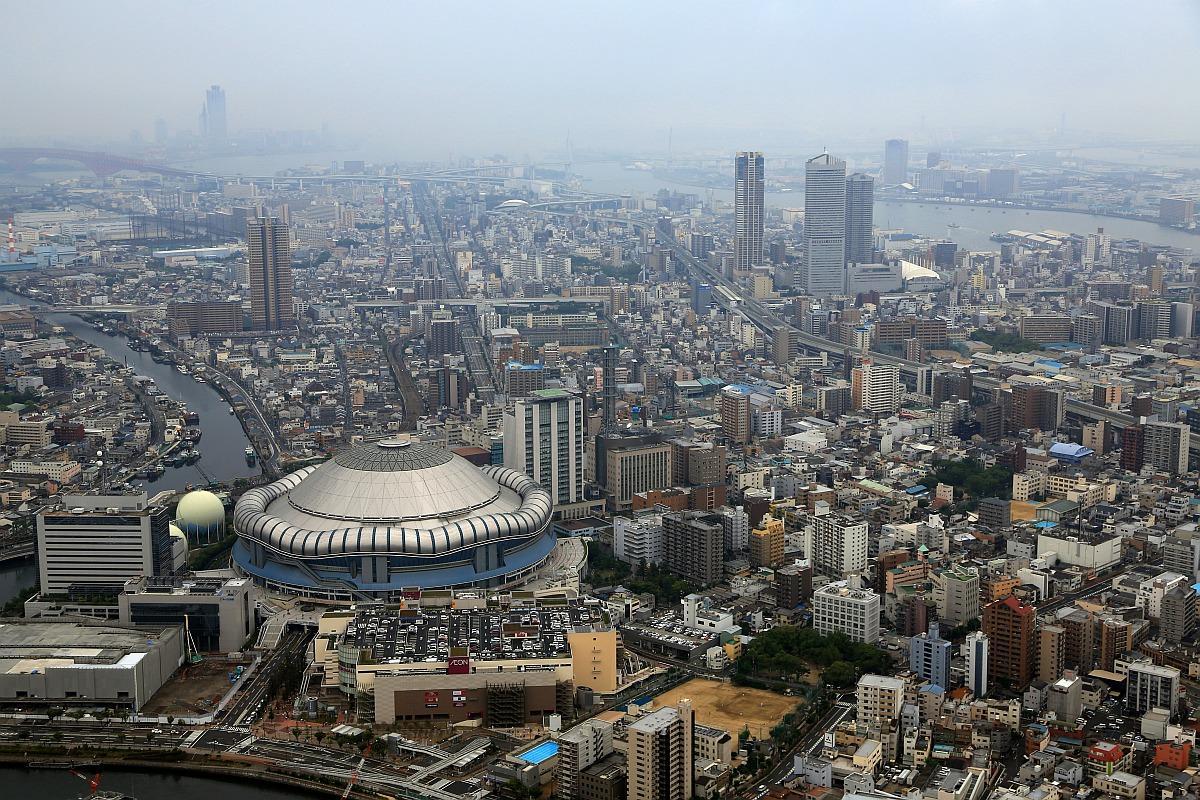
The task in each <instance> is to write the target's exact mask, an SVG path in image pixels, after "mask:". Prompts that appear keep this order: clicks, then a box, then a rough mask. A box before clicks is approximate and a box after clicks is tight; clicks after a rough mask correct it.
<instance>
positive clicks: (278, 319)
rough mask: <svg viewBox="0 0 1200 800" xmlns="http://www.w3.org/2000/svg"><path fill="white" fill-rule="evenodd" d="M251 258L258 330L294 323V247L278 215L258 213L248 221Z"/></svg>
mask: <svg viewBox="0 0 1200 800" xmlns="http://www.w3.org/2000/svg"><path fill="white" fill-rule="evenodd" d="M246 249H247V251H248V253H247V257H248V259H249V262H250V319H251V321H252V322H253V324H254V329H255V330H260V331H279V330H285V329H287V328H290V327H292V326H293V325H294V324H295V323H296V315H295V312H294V311H293V310H292V250H291V243H290V237H289V231H288V226H287V225H285V224H283V223H282V222H280V221H279V220H278V219H277V218H276V217H256V218H253V219H250V220H248V221H247V223H246Z"/></svg>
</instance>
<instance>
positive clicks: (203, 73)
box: [0, 0, 1200, 158]
mask: <svg viewBox="0 0 1200 800" xmlns="http://www.w3.org/2000/svg"><path fill="white" fill-rule="evenodd" d="M5 6H6V7H5V12H4V23H3V28H4V30H5V37H4V39H5V45H6V46H5V65H6V73H7V74H6V78H5V80H4V81H3V84H2V86H3V88H2V89H0V93H2V97H3V105H2V106H0V108H3V109H4V111H3V112H0V139H7V140H10V141H11V140H13V139H14V138H21V139H23V140H28V139H29V138H31V137H33V138H36V139H43V138H44V139H46V140H49V139H51V138H54V137H85V136H86V137H92V138H95V139H104V138H110V139H115V140H125V139H126V138H127V136H128V134H129V132H130V130H132V129H135V128H136V129H139V130H141V131H142V133H143V135H144V136H146V137H147V138H150V137H152V135H153V124H154V119H155V118H156V117H163V118H164V119H166V120H167V122H168V124H169V125H170V127H171V129H172V130H183V129H194V128H195V127H196V125H197V121H196V120H197V115H198V112H199V110H200V107H201V104H202V101H203V95H204V89H205V87H206V86H208V85H209V84H211V83H218V84H220V85H222V86H223V87H225V89H226V92H227V96H228V108H229V127H230V130H231V132H236V131H238V130H243V129H251V128H264V127H272V128H292V129H296V128H310V129H318V128H320V127H321V124H322V123H328V124H329V125H330V126H331V127H332V128H333V129H334V130H336V131H340V132H343V133H349V134H355V135H357V136H360V137H364V138H365V140H366V143H367V146H368V149H370V150H371V151H374V152H384V151H386V152H390V153H394V155H395V157H398V158H404V157H439V158H440V157H445V156H446V155H448V154H450V153H454V154H456V155H466V154H482V153H489V152H506V153H509V154H529V153H532V154H538V153H543V152H546V151H547V150H554V149H561V147H562V143H563V142H564V141H565V140H566V138H567V135H568V132H569V134H570V137H571V140H572V142H573V143H574V145H575V146H576V148H577V149H578V150H588V149H599V148H628V149H632V150H639V151H646V152H652V151H658V150H662V149H664V148H665V146H666V140H667V131H668V130H672V131H673V141H674V147H675V148H676V150H677V151H678V152H683V151H686V150H689V149H699V148H711V149H713V150H714V151H719V150H723V149H724V150H728V149H733V148H737V147H747V148H749V147H760V148H764V149H768V150H773V151H775V152H778V151H779V150H780V149H784V150H786V149H787V148H788V146H789V145H790V144H791V143H793V142H795V144H796V146H797V147H798V148H803V147H807V146H810V145H811V144H812V143H818V142H823V143H828V144H830V145H831V146H833V145H839V146H846V145H847V144H852V143H856V142H865V141H877V140H878V139H879V138H882V137H884V136H889V135H901V136H907V137H910V138H912V139H913V140H914V141H916V142H921V141H940V142H948V141H953V140H955V139H959V140H962V139H970V140H972V141H981V140H984V139H985V138H986V137H987V136H989V135H993V136H994V135H1007V134H1010V133H1012V132H1015V131H1025V132H1028V133H1029V134H1030V135H1031V136H1032V135H1045V134H1048V133H1050V132H1051V131H1053V130H1054V129H1055V128H1057V127H1058V125H1059V120H1060V114H1061V113H1062V112H1064V111H1065V113H1066V123H1067V129H1068V133H1069V134H1071V133H1074V134H1075V135H1080V134H1081V132H1082V131H1102V132H1112V133H1115V134H1121V135H1124V136H1135V137H1145V138H1155V139H1162V138H1181V139H1192V140H1197V139H1200V91H1198V89H1197V84H1196V76H1197V71H1196V70H1197V65H1200V2H1197V0H1142V2H1133V1H1132V0H1041V1H1036V0H912V2H904V1H903V0H822V2H815V1H814V2H734V0H729V2H725V3H715V2H704V1H702V0H701V1H698V0H685V1H683V2H657V1H656V0H642V2H623V1H621V0H615V1H614V0H605V2H570V1H569V0H553V1H551V2H522V0H510V1H509V2H486V3H485V2H476V3H458V2H445V1H444V0H440V1H439V2H429V3H415V2H399V1H397V2H380V3H369V2H344V3H331V2H270V3H268V2H254V1H249V2H248V1H246V0H243V1H242V2H223V1H215V2H214V1H210V0H205V2H124V1H122V0H103V2H53V0H47V1H46V2H18V1H17V0H9V1H8V2H7V3H5Z"/></svg>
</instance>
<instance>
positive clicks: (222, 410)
mask: <svg viewBox="0 0 1200 800" xmlns="http://www.w3.org/2000/svg"><path fill="white" fill-rule="evenodd" d="M0 303H18V304H21V305H28V304H29V302H28V301H27V300H25V298H23V297H19V296H18V295H15V294H12V293H11V292H7V291H3V290H0ZM43 319H44V320H45V321H46V322H49V323H52V324H55V325H61V326H62V327H64V328H66V329H67V330H68V331H70V332H71V334H72V335H74V336H75V337H77V338H79V339H82V340H83V341H85V342H87V343H89V344H93V345H95V346H97V347H99V348H101V349H103V350H104V352H106V353H107V354H108V355H109V357H110V358H112V359H113V360H114V361H116V362H118V363H121V364H126V365H128V366H129V367H131V368H132V369H133V370H134V371H135V372H136V373H138V374H139V375H145V376H146V377H148V378H151V379H153V380H154V383H155V384H156V385H157V386H158V388H159V390H160V391H162V392H164V393H166V394H167V395H169V396H170V397H172V398H174V399H175V400H177V401H182V402H183V403H185V404H186V405H187V407H188V410H189V411H195V412H196V413H197V414H199V415H200V424H199V427H200V430H201V431H203V436H202V437H201V439H200V444H199V445H198V449H199V450H200V453H201V458H200V461H199V462H198V463H197V464H195V465H186V464H185V465H183V466H180V467H169V466H168V467H167V471H166V473H165V474H164V475H163V476H162V477H161V478H159V479H158V480H156V481H152V482H146V481H140V480H136V479H135V480H133V481H132V482H133V483H135V484H138V485H143V486H145V487H147V489H148V491H150V493H151V494H153V493H154V492H156V491H161V490H163V489H173V490H182V489H184V488H186V487H187V486H189V485H193V486H203V485H205V484H207V483H208V482H209V479H211V480H213V481H217V482H219V483H229V482H232V481H234V480H235V479H237V478H248V477H252V476H255V475H258V474H259V473H260V470H259V468H258V466H257V465H255V466H250V465H249V464H247V463H246V448H247V447H249V446H250V441H249V440H248V439H247V438H246V433H245V431H243V430H242V426H241V423H240V422H238V419H237V417H236V416H234V415H233V414H230V413H229V404H228V403H227V402H225V400H224V399H223V398H222V397H221V396H220V395H219V394H217V392H216V390H215V389H213V388H212V387H211V386H209V385H208V384H206V383H197V382H196V380H195V379H194V378H193V377H192V376H191V375H185V374H183V373H182V372H179V371H178V370H177V369H176V368H175V367H173V366H171V365H170V364H159V363H157V362H156V361H154V360H153V359H152V358H151V357H150V354H149V353H145V352H139V351H136V350H132V349H130V347H129V345H128V343H127V341H126V338H125V337H124V336H108V335H106V334H103V333H101V332H100V331H98V330H96V329H95V328H93V327H92V326H91V325H89V324H88V323H87V322H85V321H84V320H82V319H80V318H79V317H76V316H74V315H72V314H47V315H45V316H44V317H43ZM197 467H199V469H197ZM201 469H202V470H203V471H204V472H203V473H201V471H200V470H201ZM205 475H207V476H208V478H205Z"/></svg>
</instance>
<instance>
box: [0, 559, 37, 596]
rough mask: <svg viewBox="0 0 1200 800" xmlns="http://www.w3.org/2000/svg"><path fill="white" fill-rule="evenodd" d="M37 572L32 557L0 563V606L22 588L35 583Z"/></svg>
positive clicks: (35, 562)
mask: <svg viewBox="0 0 1200 800" xmlns="http://www.w3.org/2000/svg"><path fill="white" fill-rule="evenodd" d="M37 573H38V570H37V561H36V560H34V559H33V558H23V559H20V560H19V561H5V562H4V563H2V564H0V606H2V605H4V604H5V603H7V602H8V601H9V600H11V599H13V598H14V597H16V596H17V594H18V593H19V592H20V591H21V590H22V589H28V588H29V587H30V586H33V585H35V584H36V583H37V581H38V576H37Z"/></svg>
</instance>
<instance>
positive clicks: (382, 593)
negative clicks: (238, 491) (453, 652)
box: [233, 440, 554, 600]
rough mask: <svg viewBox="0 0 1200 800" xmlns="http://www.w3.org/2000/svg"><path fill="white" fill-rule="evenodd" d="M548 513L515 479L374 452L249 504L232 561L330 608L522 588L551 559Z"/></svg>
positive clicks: (288, 482) (357, 454) (405, 453)
mask: <svg viewBox="0 0 1200 800" xmlns="http://www.w3.org/2000/svg"><path fill="white" fill-rule="evenodd" d="M552 506H553V502H552V500H551V498H550V495H549V493H548V492H546V491H545V490H544V489H542V488H541V487H539V486H538V485H537V484H535V483H534V482H533V481H531V480H530V479H529V478H527V477H526V476H525V475H523V474H521V473H519V472H516V471H515V470H511V469H507V468H504V467H496V466H492V467H482V468H480V467H476V466H475V465H473V464H471V463H470V462H469V461H467V460H466V459H464V458H462V457H461V456H457V455H455V454H453V453H451V452H449V451H448V450H445V449H443V448H440V447H435V446H432V445H428V444H423V443H420V442H409V441H401V440H389V441H381V442H372V443H368V444H363V445H359V446H357V447H353V448H350V449H347V450H344V451H342V452H341V453H338V454H337V455H336V456H334V457H333V458H332V459H330V460H329V461H326V462H324V463H322V464H320V465H317V466H315V467H305V468H303V469H300V470H297V471H296V472H293V473H292V474H290V475H288V476H286V477H284V478H281V479H280V480H277V481H275V482H274V483H271V484H269V485H267V486H263V487H260V488H258V489H252V490H250V491H249V492H247V493H246V494H244V495H243V496H242V498H241V499H240V500H239V501H238V504H237V507H236V508H235V509H234V516H233V525H234V530H235V531H236V532H237V534H238V541H237V543H236V544H235V545H234V549H233V558H234V562H235V563H236V564H237V565H238V567H239V569H241V570H242V571H243V572H244V573H245V574H247V575H250V576H252V577H253V578H254V579H255V580H256V581H257V582H258V583H260V584H261V585H263V586H265V587H266V588H268V589H270V590H272V591H278V592H282V593H287V594H294V595H300V596H305V597H312V598H318V599H328V600H352V599H366V598H372V599H399V598H400V597H402V596H403V595H404V591H405V590H413V589H448V588H466V587H499V586H505V585H516V584H519V583H520V582H521V581H522V580H525V579H527V578H528V577H529V576H531V575H532V574H533V573H534V572H535V571H536V570H537V569H538V567H540V566H541V565H542V564H543V563H544V562H545V561H546V559H547V558H548V557H549V556H550V553H551V551H552V550H553V549H554V533H553V531H552V530H551V529H550V515H551V511H552Z"/></svg>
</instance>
